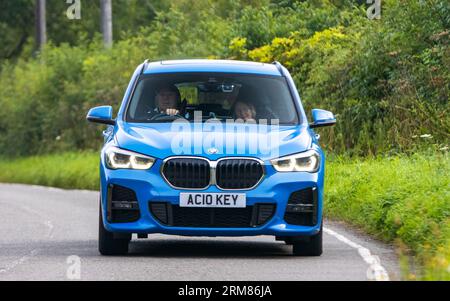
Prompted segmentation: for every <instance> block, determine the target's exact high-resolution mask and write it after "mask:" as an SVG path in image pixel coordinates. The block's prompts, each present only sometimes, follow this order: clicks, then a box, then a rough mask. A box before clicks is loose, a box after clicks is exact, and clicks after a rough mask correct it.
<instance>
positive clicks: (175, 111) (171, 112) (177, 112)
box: [165, 109, 180, 116]
mask: <svg viewBox="0 0 450 301" xmlns="http://www.w3.org/2000/svg"><path fill="white" fill-rule="evenodd" d="M165 113H166V114H167V115H170V116H174V115H178V114H179V113H180V111H178V110H177V109H167V110H166V112H165Z"/></svg>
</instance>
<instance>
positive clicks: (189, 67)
mask: <svg viewBox="0 0 450 301" xmlns="http://www.w3.org/2000/svg"><path fill="white" fill-rule="evenodd" d="M176 72H220V73H244V74H245V73H249V74H260V75H272V76H281V73H280V71H279V70H278V68H277V66H276V65H275V64H265V63H258V62H247V61H235V60H207V59H192V60H170V61H159V62H150V63H148V64H147V65H146V67H145V70H143V73H144V74H157V73H176Z"/></svg>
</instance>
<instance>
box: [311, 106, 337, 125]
mask: <svg viewBox="0 0 450 301" xmlns="http://www.w3.org/2000/svg"><path fill="white" fill-rule="evenodd" d="M312 118H313V122H312V123H310V124H309V127H310V128H320V127H324V126H331V125H335V124H336V118H334V115H333V113H331V112H330V111H325V110H320V109H313V110H312Z"/></svg>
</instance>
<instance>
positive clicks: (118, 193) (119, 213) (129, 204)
mask: <svg viewBox="0 0 450 301" xmlns="http://www.w3.org/2000/svg"><path fill="white" fill-rule="evenodd" d="M140 217H141V215H140V211H139V204H138V201H137V198H136V193H135V192H134V191H133V190H132V189H129V188H126V187H123V186H119V185H109V186H108V222H110V223H130V222H135V221H137V220H138V219H139V218H140Z"/></svg>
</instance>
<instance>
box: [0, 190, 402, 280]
mask: <svg viewBox="0 0 450 301" xmlns="http://www.w3.org/2000/svg"><path fill="white" fill-rule="evenodd" d="M97 210H98V193H97V192H92V191H75V190H72V191H68V190H60V189H54V188H45V187H38V186H26V185H10V184H0V213H1V217H0V280H74V279H75V280H77V279H78V278H79V279H80V280H373V279H387V277H389V279H390V280H398V279H399V275H400V273H399V267H398V259H397V257H396V255H395V251H394V249H393V248H392V247H391V246H388V245H385V244H382V243H380V242H377V241H375V240H373V239H371V238H369V237H367V236H365V235H363V234H361V233H359V232H357V231H355V230H351V229H349V228H348V227H347V226H345V225H343V224H340V223H336V222H330V221H326V222H325V224H324V226H325V228H326V231H325V233H324V253H323V255H322V256H320V257H294V256H291V248H292V247H291V246H288V245H285V244H284V243H283V242H278V241H275V239H274V238H273V237H270V236H257V237H238V238H221V237H216V238H207V237H182V236H168V235H156V234H154V235H150V236H149V238H148V239H139V240H138V239H137V238H136V237H133V241H132V243H131V246H130V254H129V255H127V256H120V257H103V256H100V255H99V253H98V251H97V231H98V230H97V225H98V212H97ZM74 256H75V257H74ZM377 258H379V260H376V259H377ZM78 267H79V268H78ZM374 275H378V277H375V276H374ZM380 275H381V277H380Z"/></svg>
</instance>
